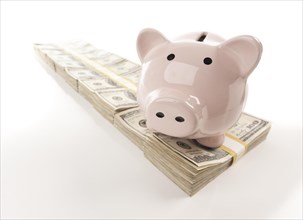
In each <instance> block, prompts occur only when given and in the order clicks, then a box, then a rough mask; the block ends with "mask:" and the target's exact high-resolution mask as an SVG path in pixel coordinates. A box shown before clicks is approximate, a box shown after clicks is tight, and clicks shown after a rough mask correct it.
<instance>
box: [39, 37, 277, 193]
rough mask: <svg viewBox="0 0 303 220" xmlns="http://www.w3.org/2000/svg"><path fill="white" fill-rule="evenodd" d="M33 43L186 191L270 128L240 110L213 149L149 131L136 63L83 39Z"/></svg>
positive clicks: (200, 184)
mask: <svg viewBox="0 0 303 220" xmlns="http://www.w3.org/2000/svg"><path fill="white" fill-rule="evenodd" d="M34 49H35V51H36V52H37V54H38V55H39V57H41V58H42V61H43V62H45V63H46V64H47V65H48V66H49V67H51V68H52V69H53V70H54V71H55V72H56V73H58V74H59V75H60V76H62V78H64V79H65V81H66V82H67V83H68V84H69V85H70V86H71V87H72V88H74V90H76V91H77V92H78V93H80V94H81V95H82V96H84V97H85V98H86V99H87V100H88V101H89V102H90V103H91V104H92V105H93V106H94V108H95V109H96V110H97V111H98V112H100V114H102V115H103V116H104V117H105V118H106V119H108V120H109V121H110V122H111V123H113V124H114V125H115V126H116V127H117V128H118V129H119V130H120V131H121V132H122V133H123V134H125V135H126V136H127V137H128V138H129V139H130V140H131V141H132V142H133V143H135V144H136V145H137V146H138V147H139V148H140V149H141V150H142V151H143V153H144V155H145V157H146V158H147V159H148V160H149V161H150V162H151V163H153V164H154V165H155V166H156V167H157V168H158V169H159V170H160V171H162V172H163V173H164V174H165V175H166V176H167V177H168V178H170V179H171V180H172V181H173V182H174V183H175V184H177V185H178V186H179V187H180V188H181V189H182V190H183V191H184V192H186V193H187V194H188V195H190V196H191V195H193V194H195V193H196V192H197V191H199V190H200V189H201V188H202V187H203V186H205V185H206V184H207V183H209V182H210V181H211V180H213V179H214V178H215V177H217V176H218V175H219V174H220V173H222V172H223V171H225V170H226V169H227V168H228V167H230V166H231V165H232V164H234V163H235V162H236V161H237V160H238V159H239V158H241V157H242V156H243V155H245V153H247V152H248V151H249V150H251V149H252V148H253V147H255V146H257V145H258V144H259V143H260V142H262V141H263V140H264V139H265V138H266V136H267V134H268V132H269V130H270V126H271V123H270V122H268V121H265V120H263V119H260V118H257V117H255V116H252V115H249V114H246V113H242V115H241V117H240V118H239V120H238V121H237V122H236V123H235V124H234V126H233V127H232V128H230V129H229V130H228V131H227V132H226V133H225V136H226V138H225V142H224V144H223V145H222V146H221V147H219V148H217V149H209V148H205V147H203V146H201V145H199V143H198V142H196V141H195V140H188V139H181V138H174V137H169V136H166V135H163V134H159V133H152V132H150V131H149V130H148V129H147V128H146V121H145V118H144V116H143V114H142V112H140V109H139V108H138V105H137V101H136V87H137V84H138V81H139V78H140V73H141V67H140V65H138V64H136V63H133V62H131V61H129V60H127V59H125V58H122V57H120V56H118V55H116V54H113V53H110V52H107V51H105V50H101V49H97V48H95V47H94V46H92V45H91V44H89V43H86V42H83V41H78V42H72V43H66V44H35V45H34Z"/></svg>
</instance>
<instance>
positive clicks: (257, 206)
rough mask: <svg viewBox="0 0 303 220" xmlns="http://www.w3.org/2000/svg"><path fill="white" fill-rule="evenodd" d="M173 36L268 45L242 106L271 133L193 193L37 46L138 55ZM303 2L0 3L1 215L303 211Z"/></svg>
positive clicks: (291, 214) (296, 214) (272, 214)
mask: <svg viewBox="0 0 303 220" xmlns="http://www.w3.org/2000/svg"><path fill="white" fill-rule="evenodd" d="M145 27H153V28H156V29H159V30H160V31H161V32H163V33H164V34H165V35H166V36H167V37H168V38H172V37H176V36H178V35H180V34H183V33H186V32H188V31H209V32H214V33H217V34H220V35H221V36H223V37H225V38H231V37H234V36H236V35H241V34H250V35H254V36H256V37H258V38H259V39H260V40H261V42H262V43H263V46H264V53H263V57H262V59H261V62H260V64H259V66H258V67H257V69H256V70H255V71H254V73H253V74H252V75H251V76H250V78H249V96H248V100H247V105H246V109H245V111H246V112H249V113H251V114H254V115H257V116H260V117H263V118H265V119H269V120H271V121H272V130H271V131H270V134H269V136H268V138H267V140H266V141H265V142H263V143H262V144H260V146H258V147H257V148H256V149H254V150H253V151H252V152H250V153H249V154H247V155H245V157H243V158H242V159H241V161H239V162H238V163H237V164H236V165H234V166H233V167H231V168H230V169H229V170H227V171H226V172H225V173H223V174H222V175H220V176H219V177H218V178H217V179H215V180H214V181H213V182H211V183H210V184H209V185H207V186H206V187H205V188H204V189H202V190H201V191H200V192H199V193H197V194H196V195H195V196H193V197H188V196H187V195H186V194H185V193H184V192H183V191H181V190H180V189H179V188H178V187H177V186H176V185H175V184H174V183H173V182H171V181H170V180H169V179H168V178H167V177H166V176H164V175H163V174H162V173H161V172H160V171H158V170H157V169H156V168H155V167H154V166H153V165H152V164H151V163H150V162H149V161H148V160H146V159H145V158H144V156H143V154H142V152H141V151H140V150H139V148H137V147H136V146H135V145H134V144H132V143H131V142H130V141H129V140H128V139H127V138H126V137H124V136H123V135H122V134H120V132H119V131H118V130H116V129H115V128H114V127H113V126H112V125H111V124H110V123H109V122H107V121H106V120H105V119H103V118H102V117H101V116H100V115H99V114H98V113H97V112H96V111H95V110H94V109H93V108H92V107H91V105H90V104H89V103H88V102H87V101H86V100H85V99H84V98H82V97H81V96H80V95H78V94H77V93H76V92H74V91H73V90H72V89H71V88H70V87H69V86H68V85H66V84H65V82H64V81H63V80H62V79H61V78H60V77H59V76H57V75H56V74H55V73H53V72H47V71H46V70H45V69H44V68H43V67H42V66H41V64H40V63H39V62H38V61H37V59H36V57H35V54H34V52H33V48H32V44H33V43H35V42H40V43H48V42H50V43H52V42H54V43H57V42H64V41H70V40H77V39H82V40H86V41H88V42H91V43H92V44H94V45H95V46H97V47H98V48H104V49H106V50H108V51H111V52H115V53H117V54H119V55H122V56H124V57H126V58H129V59H131V60H133V61H135V62H138V63H139V59H138V57H137V54H136V49H135V41H136V37H137V34H138V32H139V31H140V30H141V29H143V28H145ZM301 196H302V2H301V1H296V2H290V1H284V2H283V1H279V2H262V1H255V2H240V1H236V2H219V1H214V2H160V1H158V2H139V1H137V2H96V1H94V2H84V1H83V2H60V1H55V2H38V1H34V2H8V1H6V2H1V217H2V218H30V219H33V218H40V219H42V218H80V219H81V218H82V219H83V218H183V219H184V218H186V219H189V218H198V219H200V218H216V219H218V218H241V219H243V218H250V219H252V218H262V219H264V218H288V219H289V218H302V209H301V206H302V197H301Z"/></svg>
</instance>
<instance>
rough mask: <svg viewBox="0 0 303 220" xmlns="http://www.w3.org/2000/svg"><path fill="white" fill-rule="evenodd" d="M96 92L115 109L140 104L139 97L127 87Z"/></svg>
mask: <svg viewBox="0 0 303 220" xmlns="http://www.w3.org/2000/svg"><path fill="white" fill-rule="evenodd" d="M96 94H97V95H98V96H99V97H100V98H101V99H103V100H104V101H106V102H107V103H108V104H109V105H111V106H112V107H113V108H114V109H118V108H119V109H126V108H131V107H135V106H137V105H138V103H137V98H136V96H134V95H133V94H132V93H131V92H129V91H128V90H126V89H113V90H102V91H96Z"/></svg>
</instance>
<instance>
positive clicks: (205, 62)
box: [203, 57, 213, 65]
mask: <svg viewBox="0 0 303 220" xmlns="http://www.w3.org/2000/svg"><path fill="white" fill-rule="evenodd" d="M203 62H204V64H206V65H209V64H211V63H212V62H213V60H212V59H211V58H210V57H206V58H204V60H203Z"/></svg>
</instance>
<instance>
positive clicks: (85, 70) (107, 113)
mask: <svg viewBox="0 0 303 220" xmlns="http://www.w3.org/2000/svg"><path fill="white" fill-rule="evenodd" d="M34 49H35V51H36V52H37V54H38V55H39V56H40V57H41V58H42V59H43V61H44V62H45V63H46V64H47V65H48V66H49V67H51V68H52V69H53V70H54V71H55V72H57V73H58V74H59V75H60V76H62V77H63V78H64V79H65V81H66V82H67V83H68V84H69V85H70V86H71V87H72V88H74V89H75V90H76V91H77V92H79V93H80V94H81V95H82V96H84V97H85V98H86V99H87V100H88V101H89V102H90V103H91V104H92V105H93V106H94V107H95V108H96V110H97V111H98V112H100V113H101V114H102V115H103V116H104V117H105V118H106V119H108V120H109V121H110V122H112V123H113V120H114V115H115V114H116V113H117V112H120V111H123V110H125V109H129V108H132V107H135V106H137V101H136V94H135V92H134V91H130V90H129V89H128V87H126V86H125V85H124V84H120V83H119V81H122V79H123V80H124V81H126V80H127V81H128V84H129V85H133V86H134V85H137V83H138V80H139V77H140V72H141V67H140V65H138V64H135V63H133V62H131V61H129V60H126V59H124V58H122V57H120V56H117V55H115V54H113V53H109V52H107V51H105V50H100V49H97V48H95V47H94V46H92V45H91V44H89V43H86V42H82V41H80V42H74V43H68V44H61V45H58V44H35V45H34ZM85 61H88V62H90V63H94V64H95V66H97V67H94V68H92V67H88V65H89V64H87V63H85ZM98 67H100V68H101V67H102V68H103V69H105V71H103V72H102V71H100V70H99V69H98ZM106 73H111V75H108V74H106ZM112 78H114V79H112Z"/></svg>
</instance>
